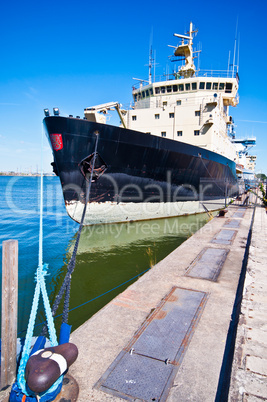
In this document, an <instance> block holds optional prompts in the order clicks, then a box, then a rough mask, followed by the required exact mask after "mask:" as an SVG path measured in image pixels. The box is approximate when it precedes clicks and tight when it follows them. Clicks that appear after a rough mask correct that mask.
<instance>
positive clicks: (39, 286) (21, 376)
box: [17, 131, 63, 395]
mask: <svg viewBox="0 0 267 402" xmlns="http://www.w3.org/2000/svg"><path fill="white" fill-rule="evenodd" d="M38 261H39V264H38V268H37V270H36V275H35V280H36V286H35V292H34V297H33V303H32V308H31V314H30V318H29V323H28V328H27V333H26V338H25V344H24V347H23V351H22V357H21V360H20V365H19V369H18V375H17V383H18V385H19V387H20V389H21V391H22V392H23V393H24V394H25V395H29V393H28V392H27V389H26V380H25V368H26V364H27V361H28V359H29V356H30V350H31V341H32V337H33V331H34V323H35V321H36V315H37V310H38V304H39V299H40V295H42V297H43V303H44V308H45V314H46V318H47V324H48V332H49V337H50V342H51V346H57V345H58V342H57V336H56V329H55V325H54V320H53V316H52V311H51V307H50V303H49V299H48V295H47V290H46V287H45V276H46V275H47V269H48V264H43V131H42V156H41V186H40V227H39V258H38ZM62 378H63V376H61V377H60V378H59V379H58V380H57V381H56V382H55V383H54V384H53V385H52V386H51V388H49V390H47V391H46V392H45V394H46V393H50V392H53V391H54V390H56V388H57V387H58V385H59V384H60V382H61V381H62Z"/></svg>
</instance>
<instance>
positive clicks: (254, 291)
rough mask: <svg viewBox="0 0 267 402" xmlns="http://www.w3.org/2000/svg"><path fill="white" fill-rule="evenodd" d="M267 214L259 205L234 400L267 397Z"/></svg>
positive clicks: (237, 353) (235, 368)
mask: <svg viewBox="0 0 267 402" xmlns="http://www.w3.org/2000/svg"><path fill="white" fill-rule="evenodd" d="M266 257H267V215H266V212H265V210H264V208H256V213H255V219H254V225H253V230H252V239H251V245H250V249H249V257H248V265H247V272H246V280H245V284H244V290H243V299H242V306H241V315H240V319H239V325H238V329H237V338H236V348H235V354H234V363H233V368H232V377H231V387H230V397H229V400H231V401H240V402H241V401H243V402H254V401H255V402H256V401H263V400H267V319H266V317H267V264H266Z"/></svg>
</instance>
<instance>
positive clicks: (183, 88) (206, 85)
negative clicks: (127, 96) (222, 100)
mask: <svg viewBox="0 0 267 402" xmlns="http://www.w3.org/2000/svg"><path fill="white" fill-rule="evenodd" d="M197 89H199V90H207V91H224V92H225V93H231V92H232V89H233V84H232V82H211V81H207V82H206V81H200V82H191V83H190V82H188V83H181V84H179V83H178V84H174V85H166V86H165V85H164V86H158V87H155V89H154V91H153V87H151V88H148V89H143V90H142V91H140V92H138V93H136V94H134V101H135V102H137V101H138V100H141V99H144V98H149V97H151V96H153V95H160V94H167V93H168V94H170V93H177V92H190V91H196V90H197Z"/></svg>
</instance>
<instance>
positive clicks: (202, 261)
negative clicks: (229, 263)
mask: <svg viewBox="0 0 267 402" xmlns="http://www.w3.org/2000/svg"><path fill="white" fill-rule="evenodd" d="M228 253H229V250H227V249H224V248H212V247H206V248H204V249H203V250H202V251H201V253H200V254H199V255H198V256H197V258H196V259H195V260H194V261H193V262H192V264H190V266H189V268H188V270H187V272H186V276H190V277H193V278H201V279H207V280H210V281H214V282H215V281H216V280H217V278H218V276H219V274H220V271H221V269H222V266H223V264H224V262H225V260H226V257H227V254H228Z"/></svg>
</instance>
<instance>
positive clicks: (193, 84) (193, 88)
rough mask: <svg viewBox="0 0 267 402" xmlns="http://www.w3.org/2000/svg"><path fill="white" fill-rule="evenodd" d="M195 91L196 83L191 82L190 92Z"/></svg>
mask: <svg viewBox="0 0 267 402" xmlns="http://www.w3.org/2000/svg"><path fill="white" fill-rule="evenodd" d="M196 89H197V83H196V82H192V91H195V90H196Z"/></svg>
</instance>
